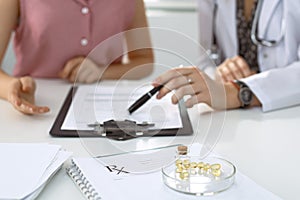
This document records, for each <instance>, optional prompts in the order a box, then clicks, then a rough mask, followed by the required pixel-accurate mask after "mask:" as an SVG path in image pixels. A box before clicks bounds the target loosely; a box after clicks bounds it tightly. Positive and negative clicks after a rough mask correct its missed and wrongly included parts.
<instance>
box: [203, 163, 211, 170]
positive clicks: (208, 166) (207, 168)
mask: <svg viewBox="0 0 300 200" xmlns="http://www.w3.org/2000/svg"><path fill="white" fill-rule="evenodd" d="M203 169H204V170H205V171H207V170H209V169H210V164H208V163H206V164H205V165H204V167H203Z"/></svg>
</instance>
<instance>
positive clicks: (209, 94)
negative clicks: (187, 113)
mask: <svg viewBox="0 0 300 200" xmlns="http://www.w3.org/2000/svg"><path fill="white" fill-rule="evenodd" d="M161 84H163V85H164V87H163V88H162V89H161V90H160V91H159V92H158V94H157V99H161V98H163V97H164V96H165V95H166V94H168V93H169V92H171V91H174V94H173V95H172V103H174V104H176V103H178V101H179V100H180V99H182V98H183V97H184V96H186V95H188V96H189V98H188V99H187V100H186V102H185V105H186V107H188V108H191V107H193V105H195V104H197V103H206V104H208V105H209V106H211V107H212V108H214V109H229V108H238V107H240V105H241V103H240V102H239V99H238V91H237V89H236V88H235V87H234V86H233V84H232V83H230V82H229V83H225V84H222V83H220V82H217V81H214V80H212V79H210V78H209V76H208V75H206V74H205V73H204V72H202V71H200V70H199V69H198V68H197V67H183V68H173V69H171V70H169V71H167V72H166V73H164V74H162V75H161V76H159V77H157V78H156V79H155V80H154V81H153V86H158V85H161Z"/></svg>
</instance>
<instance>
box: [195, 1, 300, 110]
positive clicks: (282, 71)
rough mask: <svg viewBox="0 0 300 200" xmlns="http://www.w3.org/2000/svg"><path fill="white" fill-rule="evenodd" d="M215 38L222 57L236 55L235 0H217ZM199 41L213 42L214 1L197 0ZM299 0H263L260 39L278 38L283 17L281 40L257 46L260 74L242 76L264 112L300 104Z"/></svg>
mask: <svg viewBox="0 0 300 200" xmlns="http://www.w3.org/2000/svg"><path fill="white" fill-rule="evenodd" d="M216 3H217V4H218V12H217V15H216V19H215V20H216V21H215V23H216V38H217V43H218V46H219V49H220V54H221V58H223V59H225V58H231V57H233V56H235V55H237V54H238V39H237V27H236V0H216ZM198 5H199V7H198V8H199V25H200V43H201V45H202V46H203V47H204V48H205V49H210V46H211V44H212V15H213V6H214V0H198ZM299 10H300V1H299V0H296V1H294V0H265V1H264V4H263V7H262V12H261V16H260V19H259V26H258V34H259V37H260V38H264V39H268V40H272V39H277V38H279V35H280V31H281V26H282V19H284V21H285V24H286V25H285V31H284V38H283V40H282V41H281V42H280V43H279V45H277V46H276V47H269V48H268V47H263V46H259V47H258V62H259V68H260V71H261V73H259V74H256V75H253V76H250V77H247V78H244V79H242V81H243V82H245V83H246V84H247V85H248V86H249V87H250V88H251V90H252V91H253V93H254V94H255V95H256V96H257V98H258V99H259V100H260V102H261V103H262V108H263V111H271V110H275V109H280V108H284V107H289V106H293V105H299V104H300V12H299Z"/></svg>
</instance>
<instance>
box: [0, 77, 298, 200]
mask: <svg viewBox="0 0 300 200" xmlns="http://www.w3.org/2000/svg"><path fill="white" fill-rule="evenodd" d="M107 84H109V83H107ZM132 84H137V83H135V82H133V83H132ZM37 85H38V90H37V104H40V105H48V106H50V108H51V112H50V113H49V114H46V115H40V116H26V115H23V114H20V113H18V112H17V111H15V110H14V109H13V108H12V106H11V105H10V104H9V103H7V102H5V101H2V100H0V110H1V114H0V122H1V127H0V141H1V142H48V143H53V144H59V145H62V146H63V148H65V149H67V150H69V151H72V152H74V154H73V155H74V156H89V155H90V150H89V147H88V148H87V147H86V146H85V144H86V142H91V143H93V142H94V141H96V143H97V145H98V146H99V147H101V148H102V149H103V153H111V152H112V151H114V150H113V149H112V148H111V141H110V140H108V139H104V138H102V139H99V138H98V139H95V138H86V139H84V140H82V139H79V138H54V137H51V136H50V135H49V133H48V132H49V129H50V127H51V126H52V123H53V121H54V119H55V117H56V115H57V113H58V111H59V109H60V107H61V105H62V102H63V100H64V98H65V96H66V94H67V92H68V91H69V88H70V86H71V85H70V84H67V83H65V82H63V81H60V80H37ZM208 110H209V109H208V108H207V107H206V106H205V105H199V106H195V107H194V108H193V109H190V110H189V114H190V118H191V121H192V124H193V127H194V131H195V133H194V135H193V136H188V137H177V138H176V139H174V138H173V137H153V138H142V139H134V140H131V141H127V142H119V144H120V145H121V146H123V147H126V148H133V149H138V148H150V147H153V146H162V145H165V144H169V143H184V144H188V143H190V142H191V141H196V142H197V141H198V142H202V141H203V138H204V135H205V133H206V132H207V131H208V130H210V129H209V125H210V122H211V118H212V117H213V118H214V119H216V118H217V119H218V116H222V115H223V114H226V118H225V121H224V123H221V124H224V126H223V128H222V135H221V137H220V138H219V141H218V143H217V144H216V146H215V149H214V151H216V152H217V153H219V154H221V155H223V156H226V157H227V158H228V159H229V160H230V161H232V162H233V163H234V164H235V165H236V166H237V169H238V170H240V171H241V172H242V173H244V174H245V175H247V176H248V177H250V178H252V179H253V180H254V181H256V182H257V183H258V184H260V185H262V186H263V187H265V188H266V189H268V190H270V191H271V192H273V193H275V194H277V195H279V196H280V197H282V198H283V199H296V198H297V197H298V196H299V195H298V190H299V185H300V173H299V166H300V156H299V155H298V154H299V152H300V145H299V142H300V125H299V124H300V106H298V107H293V108H288V109H283V110H278V111H274V112H270V113H262V111H261V109H260V108H253V109H249V110H232V111H227V112H226V113H224V112H217V113H213V114H211V113H209V112H207V111H208ZM199 119H200V121H199ZM221 122H222V121H221ZM38 199H43V200H47V199H49V200H50V199H51V200H52V199H84V197H83V196H82V194H81V193H80V192H79V190H78V189H77V187H76V186H75V185H74V184H73V182H72V181H71V179H70V178H69V177H68V176H67V174H66V173H65V170H61V171H60V172H59V173H58V174H57V175H56V176H55V177H54V178H53V179H52V181H51V182H50V183H49V184H48V186H47V187H46V188H45V189H44V190H43V192H42V193H41V194H40V196H39V198H38Z"/></svg>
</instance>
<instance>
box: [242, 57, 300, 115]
mask: <svg viewBox="0 0 300 200" xmlns="http://www.w3.org/2000/svg"><path fill="white" fill-rule="evenodd" d="M241 81H243V82H244V83H246V84H247V85H248V87H249V88H250V89H251V90H252V92H253V93H254V94H255V95H256V97H257V98H258V99H259V101H260V102H261V103H262V109H263V112H268V111H273V110H276V109H280V108H285V107H290V106H294V105H299V104H300V62H299V61H297V62H294V63H292V64H291V65H289V66H287V67H285V68H278V69H272V70H269V71H265V72H262V73H259V74H256V75H253V76H250V77H247V78H244V79H241Z"/></svg>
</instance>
